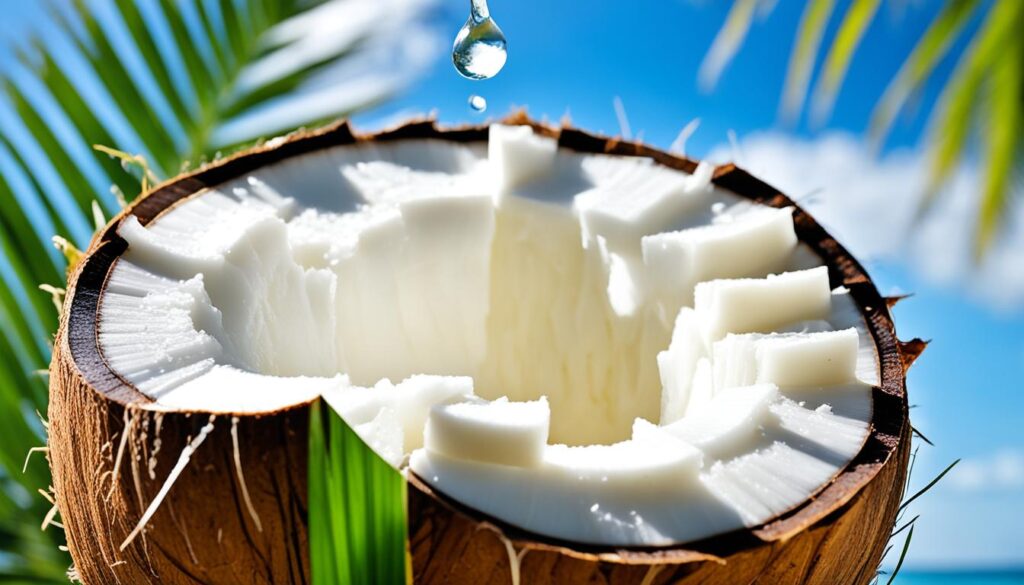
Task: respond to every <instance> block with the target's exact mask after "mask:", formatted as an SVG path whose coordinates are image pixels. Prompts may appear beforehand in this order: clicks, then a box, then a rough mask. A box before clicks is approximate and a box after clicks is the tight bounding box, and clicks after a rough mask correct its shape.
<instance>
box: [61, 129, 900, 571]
mask: <svg viewBox="0 0 1024 585" xmlns="http://www.w3.org/2000/svg"><path fill="white" fill-rule="evenodd" d="M500 122H501V123H505V124H519V125H529V126H531V127H533V128H534V130H535V131H536V132H538V133H540V134H543V135H545V136H549V137H552V138H555V139H557V140H558V145H559V147H560V148H566V149H568V150H573V151H576V152H580V153H593V154H609V155H620V156H637V157H643V158H648V159H651V160H653V161H654V162H655V163H657V164H661V165H663V166H667V167H669V168H673V169H677V170H682V171H685V172H688V173H692V172H693V171H694V170H695V169H696V168H697V165H698V163H697V161H695V160H692V159H689V158H687V157H684V156H677V155H674V154H670V153H667V152H665V151H662V150H658V149H655V148H652V147H650V146H648V145H646V144H643V143H639V142H632V141H627V140H623V139H620V138H615V137H607V136H601V135H598V134H594V133H590V132H587V131H583V130H579V129H576V128H572V127H570V126H568V125H562V126H561V127H555V126H551V125H548V124H544V123H540V122H537V121H534V120H532V119H530V118H529V117H527V116H526V115H525V114H524V113H516V114H513V115H511V116H510V117H507V118H505V119H503V120H500ZM489 125H490V123H485V124H481V125H465V126H455V127H440V126H438V125H437V124H436V122H435V120H433V119H429V118H428V119H413V120H410V121H409V122H406V123H404V124H401V125H398V126H395V127H393V128H390V129H386V130H383V131H380V132H375V133H365V134H357V133H356V132H354V131H353V129H352V127H351V126H350V124H349V123H348V121H347V120H341V121H338V122H334V123H332V124H329V125H327V126H324V127H321V128H317V129H314V130H300V131H297V132H294V133H291V134H288V135H286V136H281V137H278V138H274V139H271V140H269V141H266V142H264V143H262V144H259V145H257V146H254V147H252V148H249V149H246V150H243V151H240V152H238V153H236V154H233V155H232V156H230V157H227V158H224V159H220V160H217V161H214V162H212V163H209V164H206V165H203V166H202V167H200V168H199V169H196V170H194V171H191V172H188V173H183V174H181V175H178V176H176V177H173V178H171V179H168V180H167V181H164V182H162V183H160V184H159V185H156V186H155V187H153V188H152V189H150V190H149V191H148V192H146V193H144V194H142V195H140V196H139V197H138V198H137V199H136V200H135V201H133V202H132V203H131V204H130V205H129V206H127V207H126V208H125V209H124V210H122V211H121V212H120V213H119V214H118V215H116V216H115V217H114V218H112V219H111V220H110V222H108V224H107V225H106V226H105V227H104V228H103V229H102V230H101V231H99V232H98V233H97V234H96V235H95V236H94V238H93V241H92V242H91V244H90V246H89V249H88V250H87V251H86V253H85V255H84V257H83V258H82V260H81V261H80V262H79V263H78V265H77V266H76V267H75V270H74V272H73V273H72V274H71V276H70V277H69V286H68V294H67V297H68V298H67V299H66V302H65V304H66V306H67V308H66V309H65V311H66V314H67V318H68V322H67V327H66V331H67V339H68V346H69V349H70V353H71V358H72V360H73V362H74V364H75V368H76V369H77V371H78V374H79V375H80V376H81V377H82V380H83V381H84V382H85V385H86V386H88V387H89V388H90V389H91V390H92V391H94V392H96V393H97V394H99V395H101V396H102V397H104V398H105V399H107V400H111V401H114V402H116V403H118V404H119V405H121V406H123V407H125V408H142V409H148V408H149V407H148V405H149V404H152V403H153V401H152V400H151V399H150V398H149V397H147V396H145V395H144V394H142V393H141V392H140V391H139V390H138V389H136V388H135V387H134V386H133V385H132V384H131V383H130V382H128V381H127V380H125V379H124V378H122V377H121V376H120V375H119V374H118V373H117V372H115V371H114V370H113V369H112V368H111V367H110V366H109V365H108V364H107V362H106V360H105V358H104V357H103V354H102V350H101V349H100V347H99V343H98V332H97V330H96V323H97V319H96V318H95V316H96V314H97V312H98V310H99V302H100V299H101V298H102V296H103V294H104V292H105V287H106V281H107V277H108V275H109V271H110V269H111V268H112V267H113V265H114V262H115V261H116V260H117V258H119V257H120V255H121V254H122V253H123V252H124V251H125V250H126V249H127V242H125V240H124V239H122V238H121V237H120V235H119V234H118V233H117V229H118V227H119V226H120V224H121V222H122V221H123V220H124V219H125V217H127V216H128V215H135V216H136V217H137V218H138V219H139V221H140V223H142V224H143V225H146V224H148V223H149V222H151V221H154V220H155V219H156V218H158V217H160V216H161V215H162V214H163V213H166V212H167V211H169V210H171V209H173V208H174V207H175V206H176V205H179V204H181V203H182V202H184V201H186V200H187V199H189V198H190V197H192V196H198V195H199V194H201V193H202V192H204V191H206V190H208V189H209V188H212V187H215V186H217V185H220V184H222V183H224V182H226V181H229V180H232V179H235V178H238V177H240V176H243V175H244V174H246V173H249V172H252V171H254V170H256V169H258V168H261V167H264V166H267V165H271V164H274V163H278V162H282V161H284V160H287V159H289V158H292V157H295V156H302V155H306V154H312V153H315V152H317V151H319V150H323V149H327V148H331V147H336V146H346V145H352V144H357V143H361V142H372V141H378V142H386V141H395V140H412V139H439V140H448V141H452V142H464V143H471V142H484V141H486V139H487V132H488V130H487V129H488V127H489ZM712 183H713V184H714V185H715V186H716V187H719V188H722V189H725V190H728V191H731V192H732V193H734V194H736V195H738V196H740V197H743V198H745V199H749V200H752V201H755V202H758V203H762V204H765V205H769V206H773V207H793V208H794V213H793V219H794V225H795V227H796V232H797V236H798V239H799V241H800V242H802V243H804V244H807V245H808V246H810V247H811V249H812V250H813V251H814V252H815V253H816V254H817V255H818V256H820V257H821V259H822V260H823V262H824V263H825V265H826V266H827V267H828V271H829V278H830V284H831V286H832V287H836V286H845V287H847V288H848V289H850V294H851V296H852V298H853V299H854V301H855V302H856V303H857V306H858V308H859V310H860V312H861V315H862V316H863V317H864V320H865V322H866V324H867V328H868V330H869V331H870V332H871V335H872V337H873V339H874V341H875V346H876V351H877V354H878V362H879V371H880V375H881V385H880V386H875V387H873V390H872V419H871V426H870V434H869V436H868V438H867V440H866V441H865V444H864V446H863V447H862V448H861V451H860V452H859V453H858V455H857V456H856V457H854V459H853V460H852V461H850V463H848V464H847V466H846V467H845V468H843V469H842V470H840V471H839V473H838V474H837V475H836V476H835V477H834V478H833V480H832V481H831V482H830V483H829V484H827V485H826V486H824V487H823V488H821V489H820V490H819V491H818V492H817V493H816V494H812V495H811V496H809V497H808V499H806V500H805V501H804V502H802V503H800V504H798V505H797V506H795V507H794V508H793V509H791V510H790V511H788V512H786V513H784V514H781V515H779V516H776V517H775V518H774V519H773V520H771V521H769V522H767V523H765V524H762V525H759V526H757V527H754V528H746V529H738V530H735V531H732V532H729V533H726V534H722V535H718V536H714V537H711V538H708V539H704V540H700V541H695V542H689V543H685V544H682V545H671V546H662V547H617V546H592V545H583V544H579V543H569V542H564V541H558V540H556V539H552V538H549V537H545V536H542V535H537V534H533V533H529V532H525V531H523V530H521V529H519V528H517V527H515V526H512V525H509V524H507V523H504V522H501V521H498V520H495V519H492V518H490V517H488V516H487V515H486V514H483V513H480V512H478V511H475V510H472V509H471V508H468V507H466V506H464V505H462V504H460V503H459V502H456V501H454V500H452V499H450V498H448V497H447V496H444V495H443V494H440V493H437V492H436V491H435V490H432V489H431V488H430V487H429V486H428V485H427V484H426V483H425V482H423V481H422V480H420V479H419V478H417V477H416V476H415V474H413V473H411V472H410V473H409V475H408V485H409V489H415V490H417V491H419V492H420V493H422V494H424V495H425V496H427V497H429V498H431V499H432V500H434V501H435V502H436V503H438V504H440V505H442V506H445V507H447V508H449V509H452V510H454V511H455V512H456V513H459V514H464V515H467V516H469V517H470V518H472V519H473V520H475V521H477V522H478V523H479V524H480V526H483V527H491V528H493V529H495V530H497V531H499V532H500V533H503V534H505V535H508V537H509V538H510V539H511V540H512V541H513V542H514V543H515V544H516V545H517V546H518V547H520V548H525V549H533V550H540V549H546V550H555V551H557V552H559V553H561V554H566V555H569V556H572V557H576V558H581V559H587V560H593V561H605V562H615V563H625V564H655V563H656V564H680V563H688V562H698V561H715V562H722V559H723V558H725V557H728V556H730V555H733V554H736V553H738V552H742V551H744V550H750V549H753V548H757V547H759V546H763V545H765V544H769V543H774V542H784V541H786V540H787V539H789V538H791V537H793V536H794V535H796V534H798V533H800V532H801V531H803V530H805V529H807V528H809V527H810V526H812V525H814V524H816V523H818V522H820V521H822V520H823V519H826V518H829V517H831V516H838V515H840V514H841V513H842V510H843V509H844V508H845V507H847V505H848V504H849V503H850V501H851V500H852V499H853V498H854V497H855V496H856V495H857V494H858V493H860V492H861V491H862V490H863V488H864V487H865V486H867V485H868V484H869V483H870V482H871V480H872V479H874V477H875V476H877V475H878V473H879V472H880V471H881V469H882V468H883V467H884V466H885V465H886V464H888V463H890V461H891V460H892V459H893V457H892V456H893V455H894V454H895V453H896V452H897V451H898V449H899V447H900V443H901V442H902V441H904V440H906V438H905V437H906V436H907V433H906V427H907V425H908V424H909V410H908V401H907V394H906V367H909V363H907V362H906V360H905V356H904V355H903V353H902V351H901V348H902V345H903V344H902V342H900V341H899V339H898V338H897V337H896V331H895V326H894V324H893V321H892V318H891V315H890V310H889V306H888V304H887V302H886V299H885V298H884V297H882V296H881V295H880V294H879V292H878V290H877V289H876V288H875V286H874V284H873V282H872V281H871V279H870V277H869V276H868V275H867V272H866V271H865V270H864V268H863V267H862V266H861V264H860V263H859V262H858V261H857V260H856V259H855V258H854V257H853V256H852V255H851V254H850V253H849V252H847V250H846V249H845V248H844V247H843V246H842V245H841V244H839V243H838V242H837V241H836V240H835V239H834V238H833V237H832V236H831V235H830V234H828V232H827V231H826V230H825V229H824V228H823V227H822V226H821V225H820V224H818V223H817V221H816V220H815V219H814V218H813V217H812V216H810V215H809V214H808V213H807V212H806V211H804V210H803V208H801V207H800V206H799V205H798V204H797V203H796V202H794V201H793V200H791V199H790V198H789V197H787V196H786V195H784V194H783V193H781V192H780V191H779V190H778V189H775V188H774V187H772V186H770V185H768V184H767V183H765V182H763V181H761V180H760V179H757V178H756V177H754V176H752V175H750V174H749V173H748V172H747V171H745V170H743V169H741V168H740V167H738V166H736V165H735V164H732V163H727V164H724V165H720V166H717V167H716V168H715V170H714V173H713V177H712ZM915 357H916V356H915ZM910 361H912V360H910ZM309 404H310V402H309V401H305V402H297V403H294V404H290V405H286V406H282V407H281V408H279V409H276V410H271V411H261V412H239V413H231V412H218V413H216V414H218V415H228V416H230V415H233V414H234V415H236V416H251V417H266V416H275V415H278V414H282V413H285V412H288V411H291V410H295V409H300V408H305V407H307V406H308V405H309ZM169 410H170V411H171V412H178V413H182V414H185V413H198V412H203V411H188V410H182V409H169ZM894 464H898V462H894Z"/></svg>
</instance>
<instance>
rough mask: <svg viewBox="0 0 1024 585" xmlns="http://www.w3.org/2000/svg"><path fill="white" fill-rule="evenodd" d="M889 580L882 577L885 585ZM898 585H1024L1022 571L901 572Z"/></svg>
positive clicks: (898, 576) (880, 580)
mask: <svg viewBox="0 0 1024 585" xmlns="http://www.w3.org/2000/svg"><path fill="white" fill-rule="evenodd" d="M887 580H888V578H887V577H886V576H884V575H883V576H882V578H881V579H879V582H880V583H882V584H884V583H885V582H886V581H887ZM895 584H896V585H1024V570H1022V571H984V572H974V571H900V574H899V575H897V576H896V581H895Z"/></svg>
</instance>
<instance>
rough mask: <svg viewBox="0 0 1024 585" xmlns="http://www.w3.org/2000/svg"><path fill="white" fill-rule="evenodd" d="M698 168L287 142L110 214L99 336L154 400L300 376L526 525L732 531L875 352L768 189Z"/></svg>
mask: <svg viewBox="0 0 1024 585" xmlns="http://www.w3.org/2000/svg"><path fill="white" fill-rule="evenodd" d="M710 172H711V168H710V167H707V166H701V167H698V169H697V171H696V172H695V173H694V174H693V175H690V174H687V173H683V172H681V171H676V170H672V169H668V168H666V167H662V166H660V165H656V164H655V163H653V162H652V161H651V160H649V159H646V158H633V157H622V156H611V155H593V154H577V153H573V152H568V151H564V150H561V149H558V148H557V146H556V144H555V141H554V140H553V139H550V138H547V137H543V136H540V135H538V134H535V133H534V132H533V130H532V129H531V128H529V127H527V126H517V127H505V126H499V125H495V126H492V127H491V136H490V140H489V143H488V144H487V145H486V147H483V145H472V144H471V145H464V144H456V143H451V142H443V141H437V140H412V139H409V140H399V141H390V142H386V143H358V144H355V145H346V146H339V147H334V148H331V149H327V150H324V151H321V152H319V153H315V154H309V155H305V156H302V157H297V158H293V159H289V160H286V161H284V162H281V163H277V164H274V165H270V166H267V167H263V168H261V169H259V170H257V171H254V172H253V173H252V174H250V175H247V176H245V177H242V178H240V179H236V180H233V181H230V182H228V183H225V184H223V185H220V186H218V187H216V188H215V189H210V190H207V191H204V192H200V193H198V194H197V195H195V196H193V197H191V198H189V199H188V200H186V201H184V202H182V203H180V204H178V205H177V206H175V207H174V208H172V209H171V210H169V211H168V212H166V213H165V214H163V215H162V216H161V217H159V218H158V219H157V220H155V221H153V222H151V223H149V224H148V225H146V226H142V225H141V224H139V223H138V222H137V221H135V220H134V218H131V217H129V218H128V219H127V220H126V221H125V222H124V223H123V224H122V226H121V228H120V234H121V236H122V237H123V238H124V239H125V240H126V241H127V242H128V244H129V246H128V250H127V251H126V252H125V254H124V255H123V256H122V258H121V259H119V260H118V261H117V263H116V264H115V266H114V268H113V270H112V273H111V276H110V277H109V279H108V283H107V288H106V289H105V292H104V295H103V298H102V300H101V307H100V321H99V341H100V346H101V349H102V351H103V354H104V357H105V359H106V360H107V361H108V363H109V364H110V366H111V368H112V369H113V370H115V371H116V372H118V373H119V374H120V375H121V376H122V377H123V378H124V379H126V380H128V381H129V382H131V383H132V384H133V385H135V386H136V387H137V388H138V389H139V390H140V391H141V392H142V393H144V394H146V395H147V396H149V397H150V398H152V399H153V403H152V404H151V405H150V408H153V409H166V410H188V411H203V412H213V413H261V412H271V411H274V410H276V409H280V408H283V407H287V406H291V405H294V404H301V403H304V402H308V401H309V400H312V399H315V398H316V397H319V396H322V397H323V398H324V400H325V401H326V402H327V403H328V404H329V405H330V406H331V407H332V408H333V409H334V410H335V411H336V412H338V413H339V414H340V415H341V416H342V417H343V418H345V420H346V421H347V422H348V423H349V424H350V425H351V426H352V427H353V428H354V429H355V430H356V432H357V433H359V434H360V436H362V437H363V438H364V440H366V441H367V443H368V444H369V445H370V446H371V447H373V448H374V449H375V450H376V451H377V452H378V453H379V454H380V455H381V456H382V457H383V458H384V459H385V460H387V461H388V462H389V463H391V464H392V465H394V466H396V467H399V468H401V469H403V470H406V471H411V472H412V473H415V474H417V475H418V476H419V477H420V478H422V479H423V480H425V481H426V482H428V483H429V484H431V485H432V486H434V487H435V488H436V489H438V490H439V491H440V492H442V493H444V494H446V495H448V496H450V497H452V498H454V499H456V500H458V501H460V502H462V503H463V504H465V505H467V506H469V507H472V508H475V509H477V510H479V511H481V512H483V513H485V514H488V515H490V516H493V517H496V518H498V519H499V520H502V521H505V522H507V523H509V524H511V525H514V526H517V527H520V528H522V529H525V530H528V531H532V532H535V533H538V534H541V535H544V536H549V537H554V538H559V539H563V540H569V541H575V542H581V543H592V544H607V545H667V544H676V543H682V542H687V541H692V540H696V539H700V538H705V537H709V536H713V535H716V534H720V533H724V532H728V531H730V530H734V529H738V528H742V527H745V526H746V527H749V526H755V525H758V524H762V523H765V522H767V521H769V520H771V519H772V518H774V517H776V516H778V515H779V514H782V513H784V512H786V511H788V510H789V509H791V508H792V507H794V506H795V505H798V504H799V503H801V502H803V501H805V500H806V499H807V498H808V497H810V496H812V495H813V494H814V493H816V492H817V491H818V490H820V489H821V488H822V487H823V486H825V485H827V483H828V482H829V481H830V480H831V479H832V478H833V477H834V476H835V475H836V473H837V472H838V471H840V470H841V469H842V468H843V467H845V465H846V464H847V463H848V462H849V461H850V460H851V459H852V458H853V457H854V456H855V455H856V453H857V452H858V451H859V450H860V447H861V445H862V444H863V442H864V440H865V438H866V436H867V433H868V423H867V421H868V420H870V418H871V386H872V385H877V384H878V383H879V369H878V358H877V355H876V351H875V347H874V345H873V341H872V339H871V336H870V334H869V333H868V331H867V329H866V327H865V324H864V322H863V320H862V317H861V315H860V313H859V311H858V309H857V307H856V305H855V304H854V302H853V301H852V299H851V298H850V296H849V295H848V294H847V293H846V292H845V291H844V290H842V289H837V290H835V291H831V290H829V280H828V274H827V271H826V270H825V268H811V266H814V265H815V264H820V263H821V262H820V260H818V259H817V257H816V256H814V255H813V253H810V252H809V251H808V250H806V249H804V248H803V247H802V246H801V245H800V244H798V243H797V240H796V236H795V233H794V229H793V224H792V209H774V208H769V207H766V206H762V205H758V204H754V203H751V202H748V201H745V200H740V198H738V197H737V196H734V195H732V194H730V193H728V192H724V191H721V190H719V189H716V188H714V187H712V186H711V185H710V183H709V179H710ZM787 271H788V272H787ZM773 274H778V276H769V275H773ZM832 332H835V333H832ZM807 364H812V365H813V366H814V367H813V368H808V369H807V371H803V368H804V367H805V366H806V365H807ZM733 369H735V370H736V372H742V374H739V373H736V372H733ZM797 369H800V371H797ZM729 376H732V377H731V378H730V377H729ZM542 397H546V399H541V398H542ZM647 421H659V423H660V424H661V426H657V425H655V424H653V423H651V422H647Z"/></svg>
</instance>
